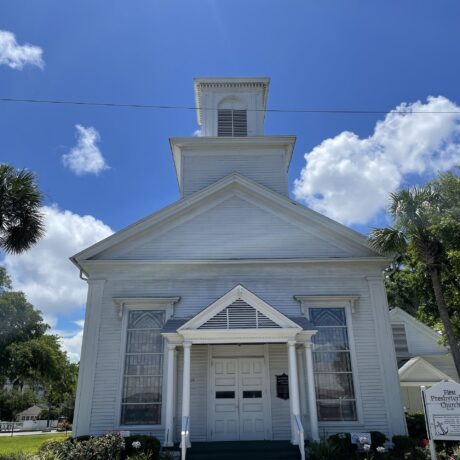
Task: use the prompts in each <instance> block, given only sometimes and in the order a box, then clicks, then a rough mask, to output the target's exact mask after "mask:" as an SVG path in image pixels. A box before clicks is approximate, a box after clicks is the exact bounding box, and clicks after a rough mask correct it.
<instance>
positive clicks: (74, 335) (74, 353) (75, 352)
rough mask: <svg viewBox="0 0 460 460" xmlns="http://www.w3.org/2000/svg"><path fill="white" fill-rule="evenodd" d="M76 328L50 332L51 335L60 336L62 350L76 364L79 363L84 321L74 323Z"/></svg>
mask: <svg viewBox="0 0 460 460" xmlns="http://www.w3.org/2000/svg"><path fill="white" fill-rule="evenodd" d="M74 323H75V324H76V326H77V329H76V330H72V331H61V330H58V329H55V330H52V331H51V332H52V333H53V334H57V335H59V336H61V343H62V348H63V349H64V350H65V351H66V352H67V355H68V357H69V359H70V361H72V362H74V363H76V362H78V361H80V352H81V343H82V339H83V326H84V324H85V321H84V320H79V321H74Z"/></svg>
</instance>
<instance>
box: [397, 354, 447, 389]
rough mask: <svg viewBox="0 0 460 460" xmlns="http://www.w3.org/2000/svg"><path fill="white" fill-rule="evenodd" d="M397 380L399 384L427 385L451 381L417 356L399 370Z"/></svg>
mask: <svg viewBox="0 0 460 460" xmlns="http://www.w3.org/2000/svg"><path fill="white" fill-rule="evenodd" d="M399 380H400V381H401V383H409V382H410V383H418V382H420V383H428V382H439V381H441V380H452V379H451V378H450V377H449V376H448V375H447V374H445V373H444V372H442V371H441V370H439V369H438V368H437V367H435V366H433V365H432V364H430V363H429V362H428V361H426V360H425V359H423V358H421V357H420V356H417V357H415V358H411V359H410V360H409V361H408V362H407V363H405V364H404V365H403V366H402V367H401V368H400V369H399Z"/></svg>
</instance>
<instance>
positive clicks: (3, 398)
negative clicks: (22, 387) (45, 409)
mask: <svg viewBox="0 0 460 460" xmlns="http://www.w3.org/2000/svg"><path fill="white" fill-rule="evenodd" d="M37 403H38V398H37V395H36V394H35V393H34V392H33V391H32V390H26V391H19V390H15V389H13V390H6V389H2V390H0V420H4V421H12V420H14V418H15V417H16V415H17V414H18V412H21V411H23V410H24V409H27V408H28V407H30V406H33V405H34V404H37Z"/></svg>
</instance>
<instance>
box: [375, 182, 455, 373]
mask: <svg viewBox="0 0 460 460" xmlns="http://www.w3.org/2000/svg"><path fill="white" fill-rule="evenodd" d="M389 213H390V215H391V217H392V218H393V226H391V227H385V228H378V229H374V230H373V231H372V232H371V234H370V236H369V241H370V244H371V246H372V247H374V248H375V249H376V250H378V251H379V252H381V253H383V254H393V255H396V260H397V262H396V266H397V267H398V265H400V264H401V262H402V261H403V260H405V261H406V262H407V261H409V260H412V264H413V266H412V269H413V271H416V273H417V274H418V275H419V276H420V274H421V273H423V274H424V275H425V276H426V278H425V279H428V280H429V282H430V287H431V289H432V293H433V297H434V301H435V304H436V308H437V312H438V314H439V318H440V320H441V323H442V325H443V328H444V333H445V335H446V339H447V343H448V344H449V347H450V349H451V352H452V356H453V359H454V362H455V366H456V369H457V372H458V374H459V375H460V348H459V344H458V336H457V335H456V333H455V328H454V325H453V323H454V322H456V321H451V318H450V317H449V313H451V314H452V315H454V316H457V315H458V311H455V310H452V308H451V311H450V312H449V307H448V304H447V302H446V284H450V285H452V286H453V287H454V290H455V288H458V276H457V277H456V274H455V270H454V267H455V264H456V263H457V262H458V250H459V248H460V246H459V238H460V237H459V231H460V221H459V219H458V217H459V216H460V180H459V179H458V178H457V177H456V176H455V175H454V174H452V173H446V174H444V175H441V176H439V177H438V178H437V179H436V180H435V181H433V182H431V183H429V184H427V185H425V186H423V187H412V188H410V189H404V190H401V191H399V192H397V193H393V194H391V200H390V207H389ZM398 259H399V260H398ZM408 278H409V280H407V279H406V281H409V282H410V281H414V278H412V279H411V278H410V277H408ZM415 279H416V278H415ZM399 281H400V280H399ZM404 287H407V283H406V284H404ZM397 292H398V295H401V296H402V297H403V298H404V297H405V300H406V302H407V301H410V300H412V305H413V307H414V308H418V307H419V306H420V305H419V302H418V301H417V299H416V298H414V296H413V294H414V293H416V292H417V289H415V288H414V286H412V288H411V289H409V290H408V291H406V292H404V290H399V291H397ZM408 293H411V294H412V296H410V295H409V296H408ZM448 294H449V295H452V294H453V293H452V292H448ZM410 297H411V299H410ZM456 305H457V306H458V304H456ZM454 306H455V304H454V305H453V306H452V307H454Z"/></svg>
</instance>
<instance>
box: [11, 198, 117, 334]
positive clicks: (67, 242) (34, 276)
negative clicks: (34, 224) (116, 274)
mask: <svg viewBox="0 0 460 460" xmlns="http://www.w3.org/2000/svg"><path fill="white" fill-rule="evenodd" d="M42 211H43V213H44V215H45V219H46V220H45V224H46V232H45V236H44V238H43V239H42V240H40V241H39V242H38V243H37V244H36V245H35V246H33V247H32V248H31V249H29V250H28V251H25V252H24V253H22V254H18V255H11V254H7V255H6V256H5V259H4V261H3V263H2V265H4V266H5V267H6V269H7V270H8V272H9V274H10V275H11V278H12V280H13V288H14V289H16V290H20V291H24V292H25V293H26V295H27V298H28V300H29V301H30V302H31V303H32V304H33V305H34V306H35V307H36V308H38V309H39V310H41V311H42V312H43V315H44V318H45V320H46V321H47V322H48V323H49V324H51V325H52V326H54V325H55V324H56V318H57V317H58V316H59V314H61V313H62V312H66V313H67V312H69V311H72V310H76V309H78V308H82V307H83V306H84V304H85V300H86V292H87V284H86V283H85V282H84V281H82V280H81V279H80V277H79V273H78V270H77V268H76V267H75V266H74V265H73V264H72V263H71V262H70V260H69V257H70V256H72V255H74V254H76V253H77V252H79V251H81V250H83V249H84V248H86V247H87V246H90V245H91V244H94V243H96V242H97V241H99V240H101V239H103V238H105V237H107V236H109V235H111V234H112V233H113V232H112V230H111V229H110V227H108V226H107V225H105V224H104V223H103V222H101V221H100V220H97V219H95V218H94V217H93V216H89V215H87V216H80V215H78V214H74V213H72V212H71V211H61V210H60V209H58V208H57V206H51V207H48V206H46V207H43V208H42Z"/></svg>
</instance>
